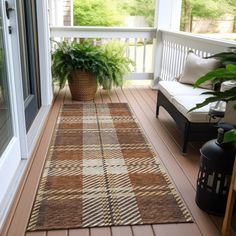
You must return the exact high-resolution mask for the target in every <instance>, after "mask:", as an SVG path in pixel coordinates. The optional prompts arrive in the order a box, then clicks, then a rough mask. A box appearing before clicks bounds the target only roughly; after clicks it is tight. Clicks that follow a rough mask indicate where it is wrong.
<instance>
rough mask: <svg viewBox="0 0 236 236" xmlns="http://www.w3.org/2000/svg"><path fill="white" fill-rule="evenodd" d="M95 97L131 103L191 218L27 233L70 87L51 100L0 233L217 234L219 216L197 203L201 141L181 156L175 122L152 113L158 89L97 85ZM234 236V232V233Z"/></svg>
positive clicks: (88, 235)
mask: <svg viewBox="0 0 236 236" xmlns="http://www.w3.org/2000/svg"><path fill="white" fill-rule="evenodd" d="M95 102H96V103H107V102H115V103H116V102H127V103H129V105H130V107H131V108H132V110H133V112H134V113H135V115H136V117H137V119H138V121H139V123H140V125H141V126H142V127H143V130H144V131H145V133H146V135H147V137H148V138H149V141H150V142H151V143H152V145H153V148H154V150H155V151H156V153H157V155H158V156H159V157H160V160H161V161H162V163H163V164H164V166H165V168H166V169H167V172H168V173H169V175H170V176H171V178H172V180H173V181H174V183H175V185H176V187H177V189H178V191H179V193H180V194H181V196H182V198H183V199H184V201H185V203H186V205H187V206H188V208H189V210H190V212H191V214H192V216H193V218H194V221H195V223H192V224H191V223H187V224H159V225H145V226H124V227H122V226H119V227H103V228H86V229H71V230H59V231H58V230H57V231H48V232H46V231H41V232H34V233H25V229H26V226H27V222H28V218H29V216H30V211H31V207H32V204H33V201H34V196H35V194H36V190H37V185H38V182H39V179H40V173H41V171H42V167H43V162H44V160H45V157H46V153H47V148H48V146H49V140H50V138H51V136H52V132H53V128H54V124H55V122H56V118H57V114H58V111H59V107H60V105H61V104H62V103H75V102H74V101H72V100H71V96H70V92H69V90H68V88H66V89H64V90H62V91H61V92H60V93H59V95H58V96H57V98H56V100H55V103H54V105H53V107H52V110H51V112H50V115H49V118H48V121H47V124H46V126H45V129H44V132H43V134H42V136H41V140H40V141H39V143H38V147H37V148H36V150H35V153H34V158H32V161H31V163H30V166H29V168H28V171H27V174H26V177H25V179H24V181H22V186H21V188H20V191H19V195H18V196H17V201H15V203H14V206H13V207H12V212H11V213H10V216H9V220H8V221H7V223H6V224H5V227H4V229H3V232H2V236H6V235H7V236H23V235H26V236H173V235H175V236H178V235H179V236H185V235H186V236H188V235H191V236H197V235H207V236H217V235H220V227H221V223H222V218H219V217H214V216H210V215H208V214H206V213H204V212H203V211H201V210H200V209H199V208H198V207H197V205H196V204H195V188H196V187H195V185H196V178H197V173H198V166H199V147H200V144H199V143H198V144H196V143H195V144H194V145H189V149H188V154H187V155H185V156H183V155H182V154H181V151H180V145H181V139H180V135H179V132H178V129H177V127H176V125H175V122H174V121H173V120H172V118H171V117H170V116H169V115H168V114H167V112H166V111H165V110H164V109H162V108H160V116H159V119H156V117H155V104H156V91H152V90H151V89H149V88H146V87H132V88H131V87H130V88H123V89H115V90H112V92H110V93H107V92H105V91H103V90H100V91H99V92H98V93H97V95H96V98H95ZM58 214H60V212H58ZM232 235H234V234H233V233H232Z"/></svg>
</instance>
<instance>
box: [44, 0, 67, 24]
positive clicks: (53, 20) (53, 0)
mask: <svg viewBox="0 0 236 236" xmlns="http://www.w3.org/2000/svg"><path fill="white" fill-rule="evenodd" d="M48 5H49V19H50V25H52V26H63V16H64V14H63V6H64V4H63V0H49V2H48Z"/></svg>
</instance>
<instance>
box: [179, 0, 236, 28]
mask: <svg viewBox="0 0 236 236" xmlns="http://www.w3.org/2000/svg"><path fill="white" fill-rule="evenodd" d="M235 2H236V1H235V0H207V1H205V0H183V3H182V19H181V29H182V30H184V31H190V32H191V30H192V19H193V17H205V18H209V19H214V18H217V17H219V16H221V15H223V14H225V13H229V14H230V13H231V14H232V13H233V11H235V8H234V7H233V5H234V6H235V5H236V3H235ZM234 13H235V12H234Z"/></svg>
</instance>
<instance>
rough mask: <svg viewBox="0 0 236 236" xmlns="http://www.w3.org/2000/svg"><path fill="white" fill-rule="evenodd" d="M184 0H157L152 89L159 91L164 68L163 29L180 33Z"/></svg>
mask: <svg viewBox="0 0 236 236" xmlns="http://www.w3.org/2000/svg"><path fill="white" fill-rule="evenodd" d="M181 6H182V0H156V12H155V27H156V28H157V36H156V42H155V45H154V54H153V55H154V60H153V62H154V79H153V81H152V85H151V87H152V88H153V89H157V84H158V81H159V78H160V72H161V66H162V33H161V31H160V30H161V29H164V30H172V31H179V29H180V17H181Z"/></svg>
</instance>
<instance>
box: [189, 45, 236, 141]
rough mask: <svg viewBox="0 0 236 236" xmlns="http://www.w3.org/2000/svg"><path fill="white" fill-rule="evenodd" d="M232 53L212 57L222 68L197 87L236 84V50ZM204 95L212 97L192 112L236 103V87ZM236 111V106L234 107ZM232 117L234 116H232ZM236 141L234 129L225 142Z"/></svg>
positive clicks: (197, 82) (206, 76)
mask: <svg viewBox="0 0 236 236" xmlns="http://www.w3.org/2000/svg"><path fill="white" fill-rule="evenodd" d="M232 49H233V51H232V52H222V53H219V54H215V55H212V56H211V57H214V58H217V59H218V60H220V61H221V63H222V67H221V68H218V69H216V70H213V71H210V72H209V73H207V74H206V75H204V76H202V77H201V78H199V79H198V80H197V81H196V84H195V86H199V85H200V84H202V83H204V82H205V81H209V80H211V81H213V83H222V82H224V81H234V82H236V48H232ZM203 94H208V95H211V96H210V97H208V98H207V99H205V101H203V102H202V103H199V104H196V106H195V107H194V108H192V109H191V110H190V111H192V110H195V109H198V108H200V107H203V106H205V105H207V104H209V103H212V102H216V101H225V102H227V103H228V102H232V101H233V102H234V101H236V87H232V88H230V89H228V90H225V91H213V92H205V93H203ZM233 106H234V109H235V110H236V104H234V105H233ZM231 115H232V114H231ZM232 141H236V129H232V130H230V131H228V132H226V133H225V135H224V142H232Z"/></svg>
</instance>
